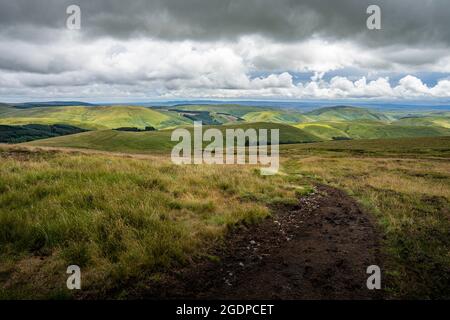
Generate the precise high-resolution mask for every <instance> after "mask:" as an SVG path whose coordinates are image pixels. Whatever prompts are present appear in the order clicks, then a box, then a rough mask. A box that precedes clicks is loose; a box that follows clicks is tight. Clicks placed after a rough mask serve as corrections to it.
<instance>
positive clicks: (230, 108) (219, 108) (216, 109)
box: [173, 104, 272, 118]
mask: <svg viewBox="0 0 450 320" xmlns="http://www.w3.org/2000/svg"><path fill="white" fill-rule="evenodd" d="M173 108H174V109H177V110H189V111H208V112H211V113H227V114H230V115H233V116H236V117H240V118H242V117H243V116H244V115H246V114H247V113H249V112H258V111H263V110H271V109H272V108H262V107H251V106H243V105H237V104H221V105H201V104H200V105H179V106H175V107H173Z"/></svg>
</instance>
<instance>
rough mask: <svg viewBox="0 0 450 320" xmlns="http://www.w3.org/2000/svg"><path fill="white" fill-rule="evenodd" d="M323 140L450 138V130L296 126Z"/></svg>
mask: <svg viewBox="0 0 450 320" xmlns="http://www.w3.org/2000/svg"><path fill="white" fill-rule="evenodd" d="M295 127H297V128H300V129H302V130H304V131H306V132H308V133H310V134H312V135H316V136H317V137H319V138H321V139H322V140H332V139H333V138H335V137H339V138H351V139H382V138H403V137H405V138H406V137H433V136H449V135H450V129H448V128H443V127H438V126H436V127H432V126H406V125H396V124H388V123H384V122H379V121H362V120H360V121H328V122H311V123H300V124H297V125H295Z"/></svg>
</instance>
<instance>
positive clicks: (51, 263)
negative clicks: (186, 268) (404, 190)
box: [0, 148, 295, 298]
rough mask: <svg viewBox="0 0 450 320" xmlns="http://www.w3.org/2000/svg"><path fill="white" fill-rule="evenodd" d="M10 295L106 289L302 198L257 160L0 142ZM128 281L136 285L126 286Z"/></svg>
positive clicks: (3, 289) (0, 254)
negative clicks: (190, 162)
mask: <svg viewBox="0 0 450 320" xmlns="http://www.w3.org/2000/svg"><path fill="white" fill-rule="evenodd" d="M0 160H1V161H0V177H1V179H0V191H1V192H0V261H1V262H0V275H1V276H0V297H1V298H54V297H70V294H71V293H70V292H69V291H68V290H67V289H66V287H65V285H66V284H65V281H66V279H67V275H66V274H65V272H66V268H67V266H68V265H70V264H77V265H79V266H80V267H81V268H82V275H83V278H82V279H83V282H82V286H83V290H82V292H83V294H87V293H89V292H92V293H93V294H94V296H97V297H99V296H102V294H103V293H104V294H106V293H105V292H111V290H113V291H114V290H115V291H114V292H115V296H116V297H117V296H126V292H122V291H121V290H120V288H126V287H127V286H123V287H122V286H121V285H122V284H124V283H127V282H128V281H131V280H130V279H133V281H134V285H133V286H134V287H136V286H139V284H140V283H144V280H143V279H146V280H147V281H148V279H149V278H152V277H153V278H155V277H157V275H158V274H159V273H161V272H165V271H167V270H169V269H170V268H173V267H176V266H180V265H183V264H184V263H186V262H187V261H189V259H192V258H193V257H195V256H198V255H202V254H205V253H206V252H207V250H208V248H210V247H211V246H212V245H213V244H214V243H216V242H217V241H220V239H221V237H222V236H223V234H224V233H225V231H226V230H227V228H228V227H230V226H233V225H235V224H237V223H242V222H245V223H253V222H255V221H258V220H259V219H262V218H264V217H266V216H267V215H269V214H270V212H269V209H268V205H269V204H270V203H272V202H274V201H290V202H292V201H294V200H295V188H292V187H287V184H286V183H285V177H283V176H271V177H268V176H266V177H265V176H261V175H260V173H259V170H257V169H256V168H251V167H247V166H229V165H228V166H207V165H203V166H176V165H173V164H171V163H170V160H169V159H166V158H158V157H154V158H149V159H147V160H146V159H134V158H125V157H119V156H109V155H98V154H97V155H96V154H91V155H87V154H77V153H67V152H50V151H36V152H32V151H29V150H26V149H25V150H22V151H20V150H17V149H15V148H13V149H11V148H6V149H3V150H1V151H0ZM123 290H126V289H123Z"/></svg>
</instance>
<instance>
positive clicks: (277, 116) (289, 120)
mask: <svg viewBox="0 0 450 320" xmlns="http://www.w3.org/2000/svg"><path fill="white" fill-rule="evenodd" d="M243 119H244V120H245V121H248V122H275V123H286V124H294V123H299V122H305V121H310V119H309V118H308V117H307V116H305V115H303V114H301V113H297V112H287V111H257V112H249V113H247V114H246V115H244V116H243Z"/></svg>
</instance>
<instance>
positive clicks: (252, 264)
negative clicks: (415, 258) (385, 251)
mask: <svg viewBox="0 0 450 320" xmlns="http://www.w3.org/2000/svg"><path fill="white" fill-rule="evenodd" d="M316 189H317V191H316V192H315V193H314V194H312V195H309V196H308V197H305V198H302V199H300V201H299V204H298V205H297V206H295V207H291V208H276V209H275V212H276V213H275V214H274V215H273V217H271V218H268V219H266V220H264V221H263V222H262V223H260V224H257V225H252V226H248V227H241V228H239V229H236V230H234V231H232V232H230V233H229V234H228V236H227V237H226V240H225V245H224V246H223V247H221V248H219V249H217V252H215V253H214V254H215V255H217V256H218V257H219V258H220V261H219V262H202V263H198V264H197V265H195V267H194V268H189V269H187V270H181V271H179V272H178V273H176V274H173V275H172V276H170V277H169V279H166V281H163V283H162V284H161V285H159V286H157V287H153V288H152V290H151V291H152V292H153V293H152V292H148V293H147V294H146V296H147V297H148V298H152V297H154V298H192V299H196V298H203V299H373V298H381V297H382V295H381V292H380V291H377V290H374V291H371V290H368V289H367V287H366V280H367V277H368V275H367V274H366V269H367V267H368V266H369V265H372V264H376V265H380V261H379V257H380V247H379V239H378V234H377V232H376V230H375V227H374V222H373V221H372V218H371V217H370V216H369V215H368V214H367V213H365V212H364V211H363V210H361V208H360V206H359V205H358V204H357V203H356V202H355V201H354V200H353V199H352V198H350V197H349V196H348V195H346V194H345V193H344V192H343V191H340V190H337V189H334V188H331V187H328V186H322V185H321V186H317V187H316Z"/></svg>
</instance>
